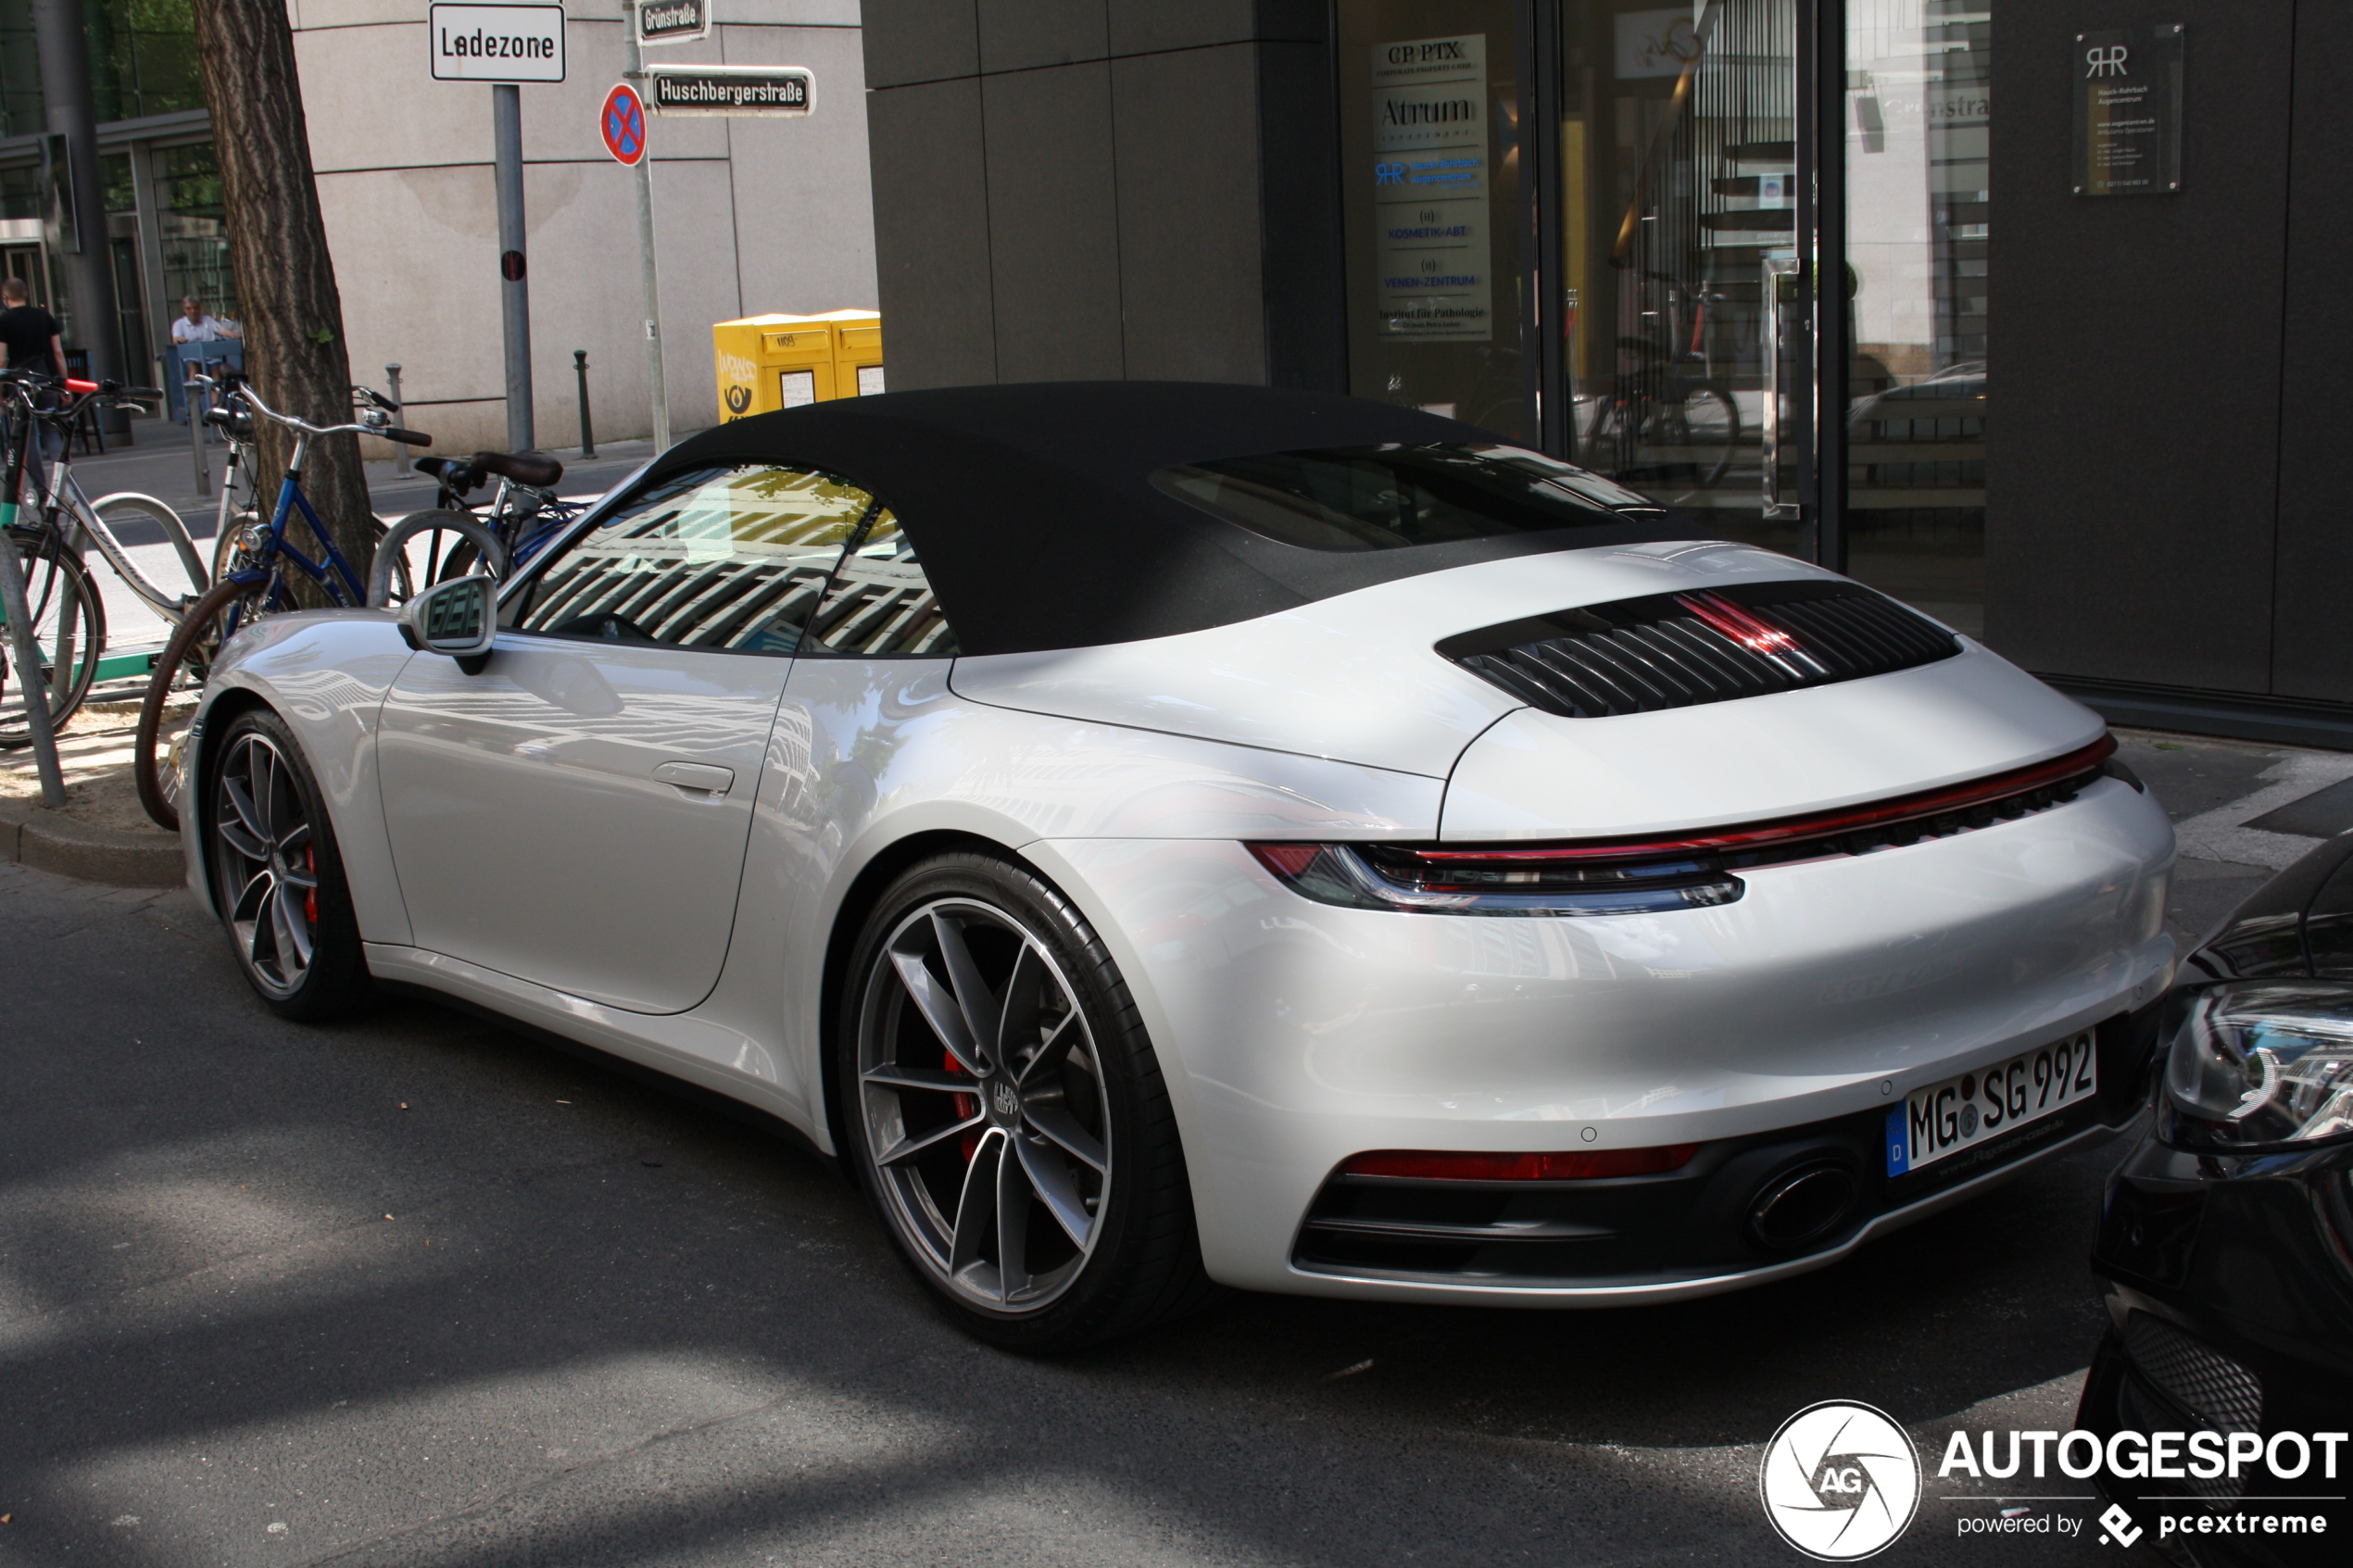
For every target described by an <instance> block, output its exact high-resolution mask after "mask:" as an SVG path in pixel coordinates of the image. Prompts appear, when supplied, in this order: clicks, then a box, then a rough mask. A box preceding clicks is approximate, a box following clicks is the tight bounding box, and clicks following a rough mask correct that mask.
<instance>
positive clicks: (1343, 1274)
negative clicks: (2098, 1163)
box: [1281, 1120, 2127, 1307]
mask: <svg viewBox="0 0 2353 1568" xmlns="http://www.w3.org/2000/svg"><path fill="white" fill-rule="evenodd" d="M2029 1130H2030V1131H2031V1130H2032V1129H2029ZM2126 1130H2127V1129H2126V1128H2121V1127H2113V1126H2110V1125H2108V1123H2104V1122H2100V1121H2097V1120H2092V1121H2088V1122H2083V1123H2077V1124H2075V1125H2074V1126H2072V1127H2071V1128H2070V1129H2066V1130H2063V1131H2062V1132H2061V1133H2060V1135H2058V1136H2057V1137H2050V1138H2043V1139H2039V1140H2036V1141H2035V1142H2033V1143H2032V1145H2031V1146H2021V1147H2020V1148H2017V1149H2015V1150H2012V1151H2010V1152H2009V1153H2008V1154H2007V1156H2006V1157H2005V1158H2004V1159H2003V1160H2000V1161H1999V1162H1997V1163H1994V1164H1992V1165H1990V1166H1980V1167H1979V1168H1977V1170H1976V1172H1975V1173H1974V1174H1970V1175H1968V1176H1966V1177H1964V1178H1963V1179H1962V1180H1959V1181H1956V1182H1948V1183H1946V1184H1945V1185H1943V1186H1941V1187H1939V1188H1937V1189H1936V1190H1934V1191H1930V1192H1921V1193H1918V1194H1907V1195H1901V1196H1898V1197H1895V1198H1894V1199H1893V1200H1892V1206H1891V1207H1888V1208H1885V1209H1882V1210H1880V1211H1878V1212H1876V1213H1872V1214H1869V1216H1868V1217H1867V1218H1864V1219H1861V1220H1859V1221H1857V1222H1856V1223H1853V1224H1851V1225H1849V1226H1845V1227H1842V1229H1841V1230H1840V1231H1838V1232H1837V1233H1836V1234H1835V1235H1834V1236H1833V1237H1832V1238H1831V1239H1829V1240H1826V1241H1824V1242H1821V1243H1819V1244H1818V1245H1816V1246H1814V1247H1811V1248H1806V1249H1804V1250H1801V1251H1798V1252H1796V1253H1794V1254H1793V1255H1790V1256H1786V1257H1779V1258H1764V1257H1760V1256H1758V1254H1759V1252H1760V1251H1761V1249H1759V1248H1750V1249H1749V1252H1750V1256H1749V1259H1748V1261H1743V1262H1730V1261H1724V1262H1719V1263H1718V1264H1716V1265H1715V1266H1713V1267H1709V1266H1706V1265H1683V1266H1680V1267H1678V1266H1667V1267H1661V1268H1656V1269H1652V1270H1647V1271H1642V1272H1639V1273H1630V1272H1629V1273H1623V1274H1619V1275H1617V1276H1616V1277H1610V1276H1605V1275H1604V1276H1596V1277H1566V1278H1557V1277H1556V1278H1549V1279H1547V1278H1533V1279H1529V1280H1526V1281H1524V1282H1520V1281H1512V1280H1506V1279H1503V1278H1496V1277H1489V1278H1479V1277H1476V1276H1468V1275H1459V1274H1458V1275H1453V1276H1443V1275H1434V1274H1422V1273H1411V1272H1407V1271H1402V1270H1372V1269H1365V1270H1358V1271H1353V1272H1352V1271H1349V1270H1346V1269H1341V1268H1335V1267H1332V1266H1330V1265H1327V1264H1321V1263H1314V1262H1307V1263H1303V1264H1299V1265H1295V1266H1294V1268H1293V1270H1292V1274H1291V1283H1290V1284H1288V1285H1286V1286H1282V1287H1281V1288H1283V1289H1285V1290H1288V1291H1290V1292H1291V1293H1293V1294H1296V1295H1304V1296H1349V1297H1358V1298H1372V1299H1375V1300H1386V1301H1433V1300H1444V1301H1449V1302H1454V1303H1459V1304H1465V1305H1478V1306H1489V1307H1631V1306H1639V1305H1642V1304H1644V1303H1647V1302H1654V1301H1680V1300H1688V1299H1690V1298H1694V1297H1700V1296H1720V1295H1722V1294H1724V1293H1725V1292H1727V1291H1732V1290H1745V1289H1747V1288H1748V1287H1750V1286H1758V1285H1767V1284H1770V1283H1771V1282H1772V1281H1774V1280H1777V1279H1788V1278H1791V1277H1792V1276H1793V1275H1796V1274H1802V1273H1811V1272H1812V1271H1814V1270H1816V1269H1821V1268H1827V1267H1829V1266H1830V1265H1831V1264H1832V1263H1835V1262H1838V1261H1841V1260H1843V1259H1844V1258H1846V1257H1847V1256H1848V1255H1849V1254H1851V1253H1853V1252H1854V1251H1855V1250H1856V1248H1859V1247H1861V1246H1862V1245H1863V1244H1864V1243H1865V1242H1868V1241H1870V1240H1872V1239H1873V1238H1874V1237H1877V1236H1887V1235H1891V1234H1893V1233H1894V1232H1895V1231H1899V1230H1901V1229H1903V1228H1904V1227H1905V1226H1906V1225H1908V1224H1912V1223H1915V1222H1917V1221H1920V1220H1925V1219H1927V1218H1928V1217H1929V1216H1931V1215H1932V1214H1936V1213H1939V1212H1942V1211H1943V1210H1946V1209H1950V1208H1952V1207H1954V1206H1955V1205H1957V1204H1961V1203H1966V1202H1968V1201H1969V1199H1970V1198H1975V1197H1977V1196H1978V1195H1979V1194H1981V1193H1984V1192H1988V1191H1991V1190H1992V1189H1993V1188H1994V1187H1996V1186H1999V1185H2002V1184H2003V1183H2004V1182H2007V1181H2009V1180H2010V1179H2012V1178H2013V1177H2016V1176H2020V1175H2023V1174H2024V1173H2027V1172H2028V1171H2031V1170H2032V1169H2033V1168H2034V1167H2036V1166H2038V1165H2041V1164H2044V1163H2045V1162H2046V1161H2049V1160H2056V1159H2058V1158H2060V1157H2061V1156H2063V1155H2067V1154H2070V1153H2074V1152H2075V1151H2077V1150H2079V1149H2084V1148H2095V1147H2097V1146H2098V1145H2099V1144H2102V1143H2104V1142H2106V1141H2108V1139H2110V1138H2114V1137H2117V1136H2119V1135H2120V1134H2121V1133H2123V1132H2124V1131H2126ZM1749 1190H1753V1189H1752V1188H1751V1187H1748V1186H1743V1187H1742V1188H1740V1191H1741V1192H1742V1193H1745V1192H1746V1191H1749ZM1312 1224H1313V1222H1312V1221H1311V1222H1310V1223H1309V1225H1308V1226H1302V1253H1304V1252H1305V1251H1306V1249H1307V1236H1308V1234H1309V1231H1310V1229H1311V1228H1312ZM1728 1228H1729V1227H1728ZM1687 1234H1688V1233H1683V1232H1681V1231H1680V1228H1673V1229H1662V1230H1661V1231H1660V1232H1655V1233H1642V1232H1637V1233H1632V1234H1631V1235H1630V1236H1629V1241H1630V1242H1632V1243H1635V1244H1637V1245H1641V1246H1647V1247H1655V1248H1658V1249H1660V1250H1666V1249H1668V1248H1672V1247H1673V1246H1674V1244H1675V1242H1676V1241H1677V1240H1679V1239H1684V1238H1685V1236H1687Z"/></svg>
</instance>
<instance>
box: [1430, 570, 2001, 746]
mask: <svg viewBox="0 0 2353 1568" xmlns="http://www.w3.org/2000/svg"><path fill="white" fill-rule="evenodd" d="M1959 651H1960V644H1959V642H1958V641H1957V639H1956V638H1955V637H1954V636H1953V634H1952V633H1950V632H1947V631H1945V630H1944V628H1943V627H1940V626H1938V625H1937V624H1936V623H1935V622H1933V621H1929V620H1928V619H1927V618H1925V617H1923V616H1920V615H1917V614H1915V613H1914V612H1912V611H1911V610H1909V609H1906V608H1905V607H1904V606H1902V605H1900V604H1897V603H1896V602H1895V601H1894V599H1891V598H1889V597H1887V596H1885V595H1883V594H1875V593H1873V592H1872V591H1871V590H1869V588H1864V587H1860V586H1857V585H1856V584H1855V583H1824V582H1818V581H1815V582H1796V583H1741V584H1738V585H1736V586H1730V587H1724V588H1710V589H1705V590H1702V591H1695V592H1692V593H1683V594H1652V595H1648V596H1644V597H1642V598H1639V599H1618V600H1617V601H1615V602H1613V603H1610V604H1598V605H1586V606H1584V607H1583V608H1579V609H1567V610H1562V611H1560V612H1559V613H1558V614H1554V615H1545V616H1538V617H1535V618H1532V619H1530V620H1526V621H1509V622H1506V623H1505V624H1504V625H1501V626H1489V627H1486V628H1484V629H1482V630H1480V631H1477V632H1465V633H1461V634H1460V635H1457V636H1453V637H1449V638H1447V639H1446V640H1445V641H1444V642H1441V643H1440V644H1439V645H1438V652H1439V653H1440V654H1441V656H1442V657H1444V658H1447V659H1453V661H1454V662H1455V663H1457V664H1459V665H1461V666H1462V667H1463V668H1464V669H1466V670H1468V671H1471V672H1472V673H1474V674H1476V675H1479V676H1481V677H1483V678H1485V679H1486V680H1488V681H1491V682H1492V683H1494V684H1496V685H1498V686H1501V687H1502V688H1503V689H1504V690H1505V691H1507V692H1509V693H1511V695H1512V696H1516V697H1517V698H1519V699H1520V700H1521V701H1522V702H1525V703H1527V704H1529V706H1530V707H1532V708H1538V709H1542V710H1543V711H1545V712H1547V713H1556V714H1559V715H1560V716H1561V717H1563V718H1565V719H1601V718H1609V717H1614V716H1616V715H1618V714H1624V713H1652V712H1655V711H1657V710H1658V709H1664V708H1689V707H1692V706H1693V705H1695V704H1698V703H1703V702H1730V700H1732V699H1733V698H1735V697H1743V696H1764V695H1766V694H1767V693H1768V692H1785V691H1794V690H1796V689H1798V688H1799V687H1802V686H1822V685H1828V684H1831V682H1833V681H1854V680H1859V679H1861V678H1862V677H1864V676H1866V675H1884V674H1886V673H1888V672H1889V671H1894V670H1909V669H1911V668H1913V667H1914V666H1915V665H1920V664H1931V663H1934V662H1935V661H1936V660H1937V659H1950V658H1951V657H1952V656H1953V655H1954V654H1957V653H1958V652H1959Z"/></svg>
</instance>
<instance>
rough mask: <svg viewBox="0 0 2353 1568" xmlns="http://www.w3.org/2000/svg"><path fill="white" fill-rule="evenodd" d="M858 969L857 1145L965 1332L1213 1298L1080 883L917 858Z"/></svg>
mask: <svg viewBox="0 0 2353 1568" xmlns="http://www.w3.org/2000/svg"><path fill="white" fill-rule="evenodd" d="M849 973H850V976H851V985H850V986H849V991H848V995H847V997H846V998H845V1010H844V1014H843V1017H842V1021H841V1027H840V1029H839V1031H838V1035H837V1039H838V1042H839V1044H838V1047H837V1048H838V1049H839V1050H840V1052H841V1058H840V1068H839V1071H840V1077H839V1083H840V1085H841V1089H842V1097H843V1109H844V1111H845V1116H844V1118H843V1119H844V1121H845V1122H846V1123H848V1124H849V1125H848V1130H849V1146H850V1147H849V1150H848V1151H847V1152H849V1155H850V1157H851V1160H852V1162H853V1164H854V1165H855V1166H856V1168H857V1171H858V1173H859V1177H860V1180H861V1183H862V1185H863V1186H864V1187H865V1189H866V1192H867V1195H868V1196H869V1197H870V1198H872V1199H873V1201H874V1203H875V1207H876V1208H878V1209H879V1210H882V1214H883V1217H884V1219H885V1220H886V1221H887V1223H888V1224H889V1226H890V1229H891V1233H892V1235H893V1237H894V1238H895V1239H896V1240H897V1242H898V1244H899V1250H900V1255H901V1256H902V1257H903V1258H904V1259H905V1260H906V1261H907V1263H908V1265H909V1266H910V1267H911V1268H912V1270H913V1272H914V1273H915V1275H916V1277H917V1278H919V1279H920V1280H922V1281H923V1282H924V1284H925V1286H928V1287H929V1288H930V1290H931V1291H932V1293H933V1294H934V1295H935V1296H936V1297H937V1298H938V1299H939V1300H940V1301H941V1302H942V1303H943V1304H944V1305H945V1306H946V1307H947V1308H948V1310H949V1311H950V1314H951V1315H953V1316H954V1317H955V1318H956V1319H957V1320H958V1322H959V1323H962V1324H963V1327H964V1328H965V1329H966V1330H968V1331H969V1332H971V1333H972V1334H974V1335H975V1336H979V1337H980V1338H983V1339H987V1340H988V1341H990V1342H992V1343H995V1344H998V1345H1001V1346H1004V1347H1006V1348H1009V1349H1014V1350H1023V1351H1029V1352H1034V1353H1052V1352H1058V1351H1064V1350H1075V1349H1077V1348H1080V1347H1082V1346H1085V1345H1088V1344H1092V1343H1094V1342H1095V1341H1097V1340H1100V1339H1105V1338H1109V1337H1112V1336H1115V1335H1120V1334H1126V1333H1130V1332H1132V1331H1134V1330H1136V1329H1139V1328H1142V1327H1144V1326H1145V1325H1147V1324H1149V1323H1153V1322H1156V1321H1158V1320H1160V1319H1163V1318H1165V1317H1169V1316H1172V1315H1174V1314H1176V1313H1177V1312H1181V1311H1186V1310H1189V1308H1191V1307H1193V1306H1195V1305H1197V1304H1199V1303H1200V1302H1201V1301H1202V1300H1203V1299H1205V1298H1207V1296H1208V1294H1209V1289H1210V1286H1209V1284H1208V1281H1207V1279H1206V1277H1205V1276H1204V1275H1203V1274H1202V1267H1201V1253H1200V1244H1199V1241H1198V1238H1197V1236H1196V1234H1195V1231H1194V1225H1193V1213H1192V1202H1191V1194H1190V1190H1189V1186H1188V1185H1187V1181H1186V1174H1185V1160H1184V1151H1183V1149H1182V1148H1181V1147H1180V1146H1179V1144H1178V1141H1177V1135H1176V1119H1175V1116H1174V1114H1173V1113H1172V1112H1171V1110H1170V1109H1169V1104H1168V1096H1167V1091H1166V1088H1165V1086H1164V1084H1163V1082H1162V1079H1161V1073H1160V1065H1159V1061H1158V1059H1157V1058H1156V1057H1155V1056H1154V1054H1153V1052H1152V1048H1151V1042H1150V1040H1149V1039H1148V1038H1147V1037H1146V1036H1145V1034H1144V1029H1143V1024H1142V1022H1141V1021H1140V1020H1139V1018H1138V1016H1137V1013H1136V1008H1135V1003H1134V1002H1133V1000H1132V999H1131V998H1130V997H1129V996H1128V994H1127V987H1126V984H1125V983H1124V982H1123V981H1122V980H1121V979H1120V977H1119V971H1118V967H1117V965H1115V964H1114V962H1113V961H1112V959H1111V956H1110V955H1109V954H1108V953H1107V952H1105V951H1104V949H1103V947H1102V944H1101V941H1100V940H1098V939H1097V937H1096V935H1095V934H1094V932H1093V931H1092V930H1091V929H1089V928H1088V925H1087V923H1086V922H1085V921H1084V920H1083V919H1082V918H1081V917H1080V916H1079V915H1078V913H1077V911H1076V909H1073V908H1072V907H1071V905H1070V903H1069V901H1068V900H1067V899H1065V898H1064V897H1063V896H1062V895H1061V894H1060V893H1059V892H1057V891H1055V890H1054V889H1053V888H1052V887H1051V886H1050V885H1048V884H1046V883H1044V882H1043V881H1041V880H1039V879H1038V877H1037V876H1036V875H1035V874H1034V873H1033V872H1029V871H1027V870H1026V869H1025V868H1023V867H1020V866H1017V865H1014V864H1012V863H1010V862H1008V861H1005V860H1000V859H994V858H991V857H988V856H984V855H979V854H967V853H958V854H950V855H943V856H940V857H938V858H937V859H931V860H926V861H924V862H922V863H920V864H918V865H916V866H914V867H913V868H912V869H911V870H909V871H908V872H906V873H904V874H903V875H902V876H900V879H899V880H898V882H897V883H895V884H893V885H892V886H891V888H890V890H889V891H888V892H887V894H886V895H885V896H884V897H883V899H882V901H881V902H880V904H878V905H877V906H876V908H875V911H874V913H873V915H872V916H871V917H870V918H869V919H868V921H867V922H866V926H865V929H864V931H863V933H862V935H861V937H860V939H859V943H858V947H857V949H856V951H855V953H854V955H853V957H852V960H851V968H850V971H849Z"/></svg>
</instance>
